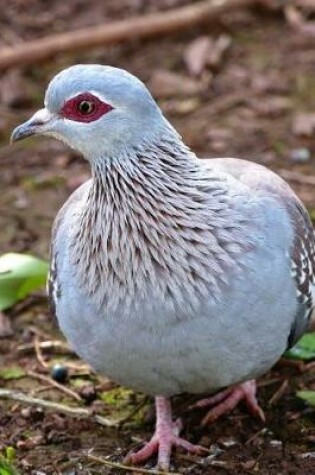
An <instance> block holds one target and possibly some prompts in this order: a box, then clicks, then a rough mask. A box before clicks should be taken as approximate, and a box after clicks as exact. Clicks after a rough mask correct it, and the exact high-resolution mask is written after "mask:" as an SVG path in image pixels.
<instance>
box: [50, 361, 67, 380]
mask: <svg viewBox="0 0 315 475" xmlns="http://www.w3.org/2000/svg"><path fill="white" fill-rule="evenodd" d="M51 377H52V379H54V380H55V381H57V383H65V382H66V381H67V379H68V369H67V367H66V366H63V365H62V364H55V365H54V366H53V367H52V369H51Z"/></svg>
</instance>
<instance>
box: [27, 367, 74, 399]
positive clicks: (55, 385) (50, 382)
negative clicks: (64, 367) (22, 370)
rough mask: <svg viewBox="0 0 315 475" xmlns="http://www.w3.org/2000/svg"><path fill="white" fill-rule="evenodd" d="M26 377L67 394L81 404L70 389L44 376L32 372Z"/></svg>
mask: <svg viewBox="0 0 315 475" xmlns="http://www.w3.org/2000/svg"><path fill="white" fill-rule="evenodd" d="M27 375H28V376H30V377H31V378H34V379H38V380H39V381H43V382H44V383H48V384H49V385H50V386H52V387H54V388H56V389H59V391H62V392H63V393H65V394H67V395H68V396H70V397H72V398H73V399H75V400H76V401H79V402H82V398H81V397H80V396H79V394H77V393H76V392H74V391H72V389H69V388H67V386H63V385H62V384H59V383H57V381H54V380H53V379H52V378H50V377H49V376H45V375H44V374H38V373H34V371H28V372H27Z"/></svg>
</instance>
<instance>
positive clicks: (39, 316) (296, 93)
mask: <svg viewBox="0 0 315 475" xmlns="http://www.w3.org/2000/svg"><path fill="white" fill-rule="evenodd" d="M7 3H8V4H7V6H6V8H5V9H4V10H3V11H2V12H1V17H0V46H5V45H8V44H15V43H18V42H21V41H24V40H27V39H35V38H40V37H42V36H44V35H46V34H48V33H52V32H58V31H64V30H72V29H75V28H78V27H81V26H85V25H93V24H97V23H98V22H99V21H100V19H103V20H106V21H108V22H110V21H111V20H114V19H118V18H124V17H128V16H132V15H138V14H142V13H146V12H148V11H151V12H153V11H155V10H157V9H168V8H171V7H176V6H180V5H182V4H185V3H188V2H183V1H179V0H161V1H160V2H154V1H153V0H150V1H147V2H144V1H142V0H119V1H115V0H108V1H106V2H102V1H100V0H91V1H90V2H86V1H83V0H73V1H71V2H64V1H61V0H53V1H51V2H49V7H47V2H43V1H40V0H29V1H28V2H24V1H21V0H12V1H10V2H7ZM157 5H158V7H157ZM310 20H312V18H311V15H310ZM222 35H223V36H222ZM202 36H206V37H208V38H211V39H212V41H213V43H212V51H214V53H215V54H214V56H215V55H216V56H217V57H215V58H213V57H212V59H211V58H210V59H208V60H207V61H206V62H207V64H202V63H203V62H204V63H205V61H201V67H200V74H199V75H197V76H194V75H193V74H191V69H192V67H193V66H192V59H191V55H189V53H188V52H187V51H188V50H189V49H191V48H192V42H193V41H194V40H196V39H197V40H198V39H199V40H200V37H202ZM222 38H223V39H222ZM218 39H220V40H218ZM222 45H223V46H222ZM314 45H315V43H314V38H310V37H307V36H303V35H302V34H298V33H297V32H296V31H295V30H293V29H292V28H291V26H290V25H289V24H288V23H287V22H286V21H285V19H284V16H283V15H282V14H280V13H279V14H276V13H275V12H269V13H267V12H266V11H264V10H263V9H262V10H260V11H249V10H246V11H245V10H241V11H239V12H234V13H233V14H226V15H223V16H222V17H221V18H220V21H217V22H216V23H215V24H213V23H212V24H211V25H209V26H208V27H206V28H203V29H202V30H200V29H197V28H194V29H191V30H187V31H186V32H185V33H183V34H180V35H169V36H166V37H161V38H156V39H155V40H154V41H149V42H137V41H135V42H130V43H129V44H127V45H121V46H116V47H112V48H98V49H96V50H93V51H90V52H86V53H84V54H81V53H80V52H79V51H78V52H77V54H75V55H73V56H59V57H57V58H55V59H54V60H53V61H50V62H45V63H42V64H40V65H37V66H32V67H28V68H24V69H19V68H16V69H12V70H9V71H7V72H6V73H5V74H2V77H1V78H0V97H1V99H0V145H1V149H0V190H1V192H0V229H1V239H0V253H4V252H8V251H15V252H30V253H33V254H35V255H38V256H42V257H44V258H48V252H49V239H50V229H51V225H52V222H53V219H54V216H55V215H56V213H57V210H58V209H59V208H60V206H61V205H62V203H63V202H64V201H65V200H66V198H67V197H68V196H69V195H70V193H71V192H72V191H73V190H74V189H75V188H76V187H77V186H78V185H80V184H81V183H82V182H83V181H85V180H86V179H87V177H88V176H89V168H88V166H87V164H86V163H85V162H84V160H83V159H82V158H81V157H80V156H78V154H77V153H75V152H73V151H71V150H69V149H68V148H66V147H65V146H64V145H62V144H61V143H59V142H56V141H54V140H48V139H44V140H43V139H42V140H38V139H29V140H28V141H25V142H21V143H17V144H16V145H14V146H9V145H8V141H9V134H10V130H11V129H12V127H13V126H16V125H17V124H18V123H20V122H21V121H22V120H24V119H25V118H27V117H29V116H30V114H31V113H32V112H34V111H35V110H36V109H37V108H40V107H42V101H43V94H44V91H45V87H46V85H47V82H48V81H49V79H50V78H51V77H52V76H53V75H54V74H55V73H56V72H57V71H59V70H60V69H63V68H64V67H66V66H67V65H70V64H73V63H77V62H100V63H105V64H111V65H114V66H118V67H122V68H126V69H128V70H129V71H130V72H132V73H134V74H135V75H137V76H139V77H140V78H141V79H142V80H143V81H144V82H145V83H147V84H148V86H149V87H150V88H151V90H152V92H153V94H154V95H155V97H157V99H158V101H159V104H160V106H161V108H162V109H163V111H164V113H165V115H166V116H167V117H168V118H169V119H170V121H171V122H172V123H173V124H174V126H175V127H176V128H177V129H178V130H179V131H180V133H181V134H182V136H183V138H184V140H185V142H186V143H187V144H188V145H189V146H190V147H191V148H192V149H193V150H194V151H196V153H197V154H198V155H199V156H201V157H215V156H237V157H241V158H247V159H249V160H254V161H256V162H258V163H262V164H264V165H267V166H268V167H270V168H272V169H274V170H277V171H278V172H279V173H280V174H281V175H282V176H283V177H285V178H286V179H287V180H288V181H289V182H290V184H291V185H292V187H293V188H294V189H295V190H296V191H297V193H298V194H299V196H300V197H301V199H302V200H303V201H304V202H305V203H306V205H307V206H308V208H309V210H310V212H311V215H312V216H313V217H315V191H314V190H315V188H314V185H315V166H314V165H315V119H314V117H315V116H314V113H315V74H314V64H315V47H314ZM195 47H196V46H195ZM200 48H201V47H200ZM200 48H199V49H198V44H197V47H196V50H195V53H194V55H193V56H194V57H196V56H198V55H200ZM221 50H222V51H221ZM188 58H190V59H188ZM197 59H198V58H197ZM199 59H200V58H199ZM6 315H8V316H9V318H10V322H11V324H12V332H13V334H12V335H11V336H9V337H4V338H2V339H1V340H0V370H1V371H2V370H3V369H7V368H11V369H12V371H11V373H7V374H6V376H5V377H2V379H1V377H0V385H1V387H2V388H6V389H11V390H20V391H22V392H23V393H25V394H27V395H29V396H31V397H38V398H41V399H45V400H49V401H55V402H60V403H63V404H65V405H66V406H68V407H76V408H86V409H90V411H91V415H90V416H89V417H88V418H82V419H80V418H78V417H71V416H69V415H66V414H62V413H61V412H59V411H57V410H46V409H43V408H41V407H39V406H30V405H28V404H22V403H19V402H17V401H14V400H7V401H4V400H0V428H1V430H0V451H1V450H4V449H5V447H8V446H10V447H14V449H15V453H16V466H17V468H18V469H19V471H20V473H21V474H34V475H35V474H37V475H40V474H49V475H50V474H58V475H59V474H63V475H66V474H67V475H70V474H71V475H74V474H80V475H81V474H82V475H83V474H84V475H87V474H110V473H113V474H119V473H125V471H124V470H120V469H119V468H117V467H114V468H113V467H110V466H108V465H106V464H103V463H99V462H96V461H95V460H92V459H89V458H88V455H89V454H90V455H91V454H92V455H95V456H99V457H102V458H103V459H104V460H105V461H111V462H122V460H123V457H124V456H125V455H126V454H127V453H128V452H129V451H130V450H131V449H133V448H135V447H140V446H141V443H142V441H144V440H147V439H148V438H149V437H150V435H152V431H153V428H154V417H153V416H154V412H153V406H152V401H150V399H147V398H145V397H144V396H143V395H141V394H134V393H132V392H131V391H128V390H126V389H123V388H119V387H117V386H115V385H114V384H113V383H111V382H110V381H108V380H106V379H105V378H104V377H100V376H98V375H96V374H94V373H93V372H92V371H91V370H90V369H89V368H88V367H87V366H85V365H84V364H83V362H82V361H80V360H78V359H77V358H76V357H75V355H74V354H73V353H72V352H71V351H70V350H69V349H68V348H67V345H66V343H65V341H64V339H63V337H62V335H61V334H60V332H59V331H58V328H57V325H56V322H55V320H54V318H53V317H52V316H51V314H50V313H49V310H48V306H47V302H46V299H45V297H44V294H40V293H39V294H38V295H35V296H32V297H31V298H28V299H27V300H26V301H24V302H22V303H20V304H18V305H16V306H15V308H14V309H12V310H10V311H8V312H6ZM0 329H1V326H0ZM54 342H56V343H54ZM249 357H250V355H249ZM57 362H59V363H62V364H63V365H65V366H67V368H68V371H69V375H68V378H67V379H66V381H65V382H64V383H62V384H61V385H60V386H59V387H54V386H53V382H52V379H51V377H50V374H51V373H50V368H51V367H52V366H53V365H54V364H55V363H57ZM2 375H3V373H2ZM259 387H260V390H259V396H258V397H259V401H260V404H261V406H262V407H263V409H264V410H265V413H266V423H265V424H263V423H261V422H260V421H258V420H256V419H254V418H252V417H250V416H249V415H248V413H247V411H246V408H245V407H243V406H242V405H240V407H239V408H237V409H236V410H234V411H233V412H232V413H231V414H230V415H228V416H226V417H224V418H222V419H220V420H218V421H217V422H216V423H214V424H212V425H211V426H209V427H201V426H200V422H201V420H202V418H203V416H204V415H205V413H206V410H201V409H200V410H193V411H189V410H188V407H189V405H190V404H191V402H192V398H191V397H189V396H182V397H180V398H175V399H174V401H173V404H174V412H175V416H181V417H182V419H183V422H184V429H183V435H184V436H185V437H186V438H188V439H189V440H190V441H192V442H194V443H200V444H202V445H204V446H205V447H206V448H208V452H207V453H206V455H205V456H188V455H187V454H185V453H183V452H181V451H180V450H178V451H175V450H174V453H173V457H172V467H171V468H172V470H174V471H175V472H176V473H182V474H196V475H197V474H209V475H210V474H242V475H243V474H247V473H248V474H262V475H273V474H274V475H280V474H281V475H282V474H283V475H284V474H292V475H293V474H294V475H299V474H303V475H306V474H312V473H315V417H314V410H312V409H311V408H310V407H307V406H306V405H305V404H304V403H303V402H302V401H301V400H300V399H298V398H297V397H296V391H297V390H298V389H304V388H308V389H315V369H314V366H313V367H312V366H310V365H308V366H307V365H305V364H302V363H294V362H292V361H291V362H290V361H288V360H286V361H281V362H280V363H279V364H278V365H277V366H276V367H275V368H273V369H272V370H271V371H270V373H268V374H267V375H265V376H264V377H263V378H261V379H260V380H259ZM67 389H68V391H67ZM69 390H70V391H69ZM95 414H100V415H102V416H103V417H108V418H110V419H120V418H126V420H125V422H124V424H122V425H121V427H120V428H119V429H117V428H107V427H104V426H101V425H100V424H98V423H96V422H95V421H94V420H93V417H94V416H93V415H95ZM92 449H93V450H92ZM154 465H155V460H154V459H152V460H151V461H150V462H148V463H147V465H146V466H145V468H147V469H149V468H153V467H154ZM134 473H137V472H136V470H135V471H134Z"/></svg>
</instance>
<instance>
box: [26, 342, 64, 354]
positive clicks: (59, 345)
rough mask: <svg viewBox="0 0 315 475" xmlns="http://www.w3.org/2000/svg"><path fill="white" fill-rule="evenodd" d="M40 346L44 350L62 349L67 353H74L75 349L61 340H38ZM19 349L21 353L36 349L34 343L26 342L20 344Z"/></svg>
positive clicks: (61, 350)
mask: <svg viewBox="0 0 315 475" xmlns="http://www.w3.org/2000/svg"><path fill="white" fill-rule="evenodd" d="M38 348H40V349H41V350H44V351H53V352H55V351H60V352H62V353H65V354H72V355H73V350H71V348H70V347H69V346H68V345H67V344H66V343H63V342H62V341H59V340H48V341H41V342H38ZM17 351H19V352H21V353H25V354H27V353H31V352H34V351H36V349H35V345H34V343H25V344H23V345H19V346H18V347H17Z"/></svg>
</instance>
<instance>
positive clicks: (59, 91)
mask: <svg viewBox="0 0 315 475" xmlns="http://www.w3.org/2000/svg"><path fill="white" fill-rule="evenodd" d="M144 90H146V88H145V86H144V85H143V84H142V83H141V81H139V80H138V79H137V78H135V77H134V76H132V74H130V73H127V71H124V70H122V69H118V68H113V67H111V66H101V65H76V66H72V67H70V68H68V69H65V70H63V71H61V72H60V73H59V74H57V76H55V77H54V78H53V79H52V81H51V82H50V84H49V86H48V88H47V91H46V95H45V105H46V107H47V106H48V107H49V109H51V110H53V111H54V110H56V111H57V110H59V109H60V107H61V106H62V105H63V104H64V102H65V101H67V100H68V99H70V98H72V97H75V96H76V95H78V94H81V93H83V92H90V93H91V94H93V95H96V96H97V97H98V98H99V99H101V100H103V101H108V100H112V101H118V102H119V101H120V100H121V99H124V100H127V101H130V100H134V99H135V98H136V97H137V96H139V95H142V94H141V93H142V92H143V91H144Z"/></svg>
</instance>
